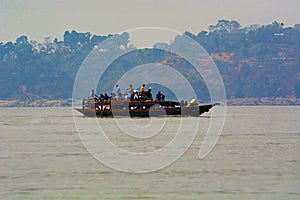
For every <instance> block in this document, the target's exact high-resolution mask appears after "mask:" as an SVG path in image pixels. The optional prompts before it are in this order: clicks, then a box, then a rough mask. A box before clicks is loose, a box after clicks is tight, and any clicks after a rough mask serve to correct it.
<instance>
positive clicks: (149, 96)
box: [146, 87, 153, 101]
mask: <svg viewBox="0 0 300 200" xmlns="http://www.w3.org/2000/svg"><path fill="white" fill-rule="evenodd" d="M146 100H151V101H152V100H153V98H152V93H151V87H150V88H149V89H148V90H147V92H146Z"/></svg>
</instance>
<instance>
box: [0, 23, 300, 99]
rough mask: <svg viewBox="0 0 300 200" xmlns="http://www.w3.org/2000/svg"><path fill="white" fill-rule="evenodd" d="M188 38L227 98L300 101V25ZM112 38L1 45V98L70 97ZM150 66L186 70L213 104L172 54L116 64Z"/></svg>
mask: <svg viewBox="0 0 300 200" xmlns="http://www.w3.org/2000/svg"><path fill="white" fill-rule="evenodd" d="M184 34H185V35H187V36H189V37H191V38H193V39H194V40H196V41H197V42H199V43H200V44H201V45H202V46H203V47H204V48H205V49H206V50H207V51H208V53H209V54H210V55H211V57H212V58H213V59H214V61H215V63H216V64H217V66H218V68H219V70H220V72H221V75H222V77H223V79H224V82H225V87H226V93H227V98H228V99H232V98H256V97H257V98H260V97H271V98H277V97H283V98H285V97H298V98H300V24H298V25H295V26H294V27H287V28H285V27H284V25H283V24H282V23H278V22H276V21H275V22H273V23H272V24H269V25H267V26H259V25H252V26H249V27H241V26H240V24H239V23H238V22H236V21H227V20H219V22H218V23H217V24H216V25H211V26H209V31H202V32H199V33H198V34H197V35H195V34H192V33H189V32H186V33H184ZM111 36H112V35H107V36H97V35H91V34H90V33H78V32H76V31H74V30H73V31H71V32H69V31H66V32H65V33H64V38H63V41H59V40H58V39H57V38H55V39H54V40H50V39H49V38H46V39H45V41H44V42H42V43H40V42H36V41H30V40H29V39H28V38H27V37H26V36H21V37H19V38H17V39H16V41H15V42H7V43H5V44H4V43H0V71H1V73H0V99H15V98H21V97H24V96H35V95H36V96H39V97H41V98H45V99H67V98H70V97H71V94H72V89H73V83H74V78H75V75H76V73H77V70H78V68H79V66H80V65H81V63H82V62H83V60H84V58H85V57H86V56H87V55H88V54H89V52H90V51H91V50H92V49H94V48H96V47H97V44H99V43H100V42H102V41H104V40H105V39H107V38H109V37H111ZM118 36H119V41H118V42H119V46H123V47H128V46H129V45H128V34H126V33H124V34H122V35H118ZM191 48H192V47H191ZM148 62H156V63H164V64H167V65H169V66H172V67H174V68H176V69H181V70H186V72H187V74H188V75H187V78H188V79H189V80H191V83H192V84H194V87H195V88H196V89H197V90H201V92H202V93H201V94H200V96H201V95H202V96H201V98H202V99H203V100H206V99H209V95H208V92H207V89H206V86H205V84H204V83H203V81H202V80H201V77H200V76H195V75H194V74H193V71H192V70H189V66H188V65H189V63H187V62H184V61H183V60H180V59H178V58H176V56H174V55H172V54H168V53H166V52H160V51H157V50H149V49H145V50H137V51H135V53H133V54H131V55H129V56H128V57H127V58H120V59H119V60H117V61H116V62H115V63H114V65H115V69H118V70H117V71H122V70H123V71H124V70H126V69H128V67H129V66H134V65H135V66H136V65H137V64H143V63H148ZM117 77H118V75H117V74H116V78H117ZM107 83H109V81H107ZM203 91H204V92H203Z"/></svg>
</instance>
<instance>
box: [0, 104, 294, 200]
mask: <svg viewBox="0 0 300 200" xmlns="http://www.w3.org/2000/svg"><path fill="white" fill-rule="evenodd" d="M213 109H219V108H218V107H215V108H213ZM0 113H1V115H0V118H1V120H0V124H1V125H0V130H1V133H0V149H1V154H0V198H1V199H164V200H166V199H300V190H299V188H300V107H297V106H284V107H280V106H277V107H272V106H259V107H227V115H226V120H225V124H224V128H223V131H222V134H221V136H220V138H219V139H218V141H217V144H216V145H215V146H214V148H213V149H212V151H211V152H210V153H209V154H208V155H207V156H206V157H205V158H204V159H199V158H198V152H199V149H200V146H201V142H202V141H203V134H202V135H201V134H199V135H197V136H196V138H195V139H194V141H193V143H192V145H191V147H190V148H189V149H188V150H187V151H186V152H185V153H184V154H183V156H181V157H180V158H179V159H178V160H177V161H176V162H174V163H173V164H172V165H170V166H166V167H163V168H162V169H160V170H157V171H154V172H150V173H141V174H136V173H126V172H119V171H116V170H115V169H112V168H110V167H108V166H106V165H105V164H102V163H101V162H99V161H98V160H97V159H95V158H94V157H93V156H92V155H91V154H90V153H89V152H88V151H87V150H86V148H85V147H84V145H83V143H82V142H81V140H80V137H79V135H78V133H77V130H76V128H75V124H74V117H73V113H72V109H71V108H67V107H62V108H60V107H57V108H0ZM211 117H213V116H210V114H209V113H207V114H205V115H204V116H202V117H201V118H200V124H202V125H203V126H202V125H200V127H199V129H200V130H199V133H201V132H203V131H204V132H205V130H206V129H207V125H208V124H209V121H210V120H211ZM75 118H83V117H82V116H81V115H80V114H79V113H78V115H77V114H76V116H75ZM133 120H134V121H135V122H134V123H138V124H147V123H149V119H133ZM98 121H99V123H100V125H101V124H103V125H105V127H104V129H105V130H108V131H109V130H110V123H114V122H113V121H114V120H113V119H112V118H108V119H98ZM177 121H178V118H176V117H174V118H168V123H169V124H171V125H170V126H169V127H167V128H166V130H165V132H166V133H173V132H174V131H175V130H174V127H175V128H176V124H177ZM172 124H173V125H172ZM115 131H116V130H114V129H112V130H111V132H112V133H115ZM111 137H113V138H112V140H113V141H114V142H116V143H118V142H120V143H121V142H122V141H119V140H123V142H124V137H118V136H113V134H112V136H111ZM168 138H169V139H170V136H166V137H164V139H168ZM164 139H162V140H161V138H160V139H156V140H155V139H154V140H152V141H151V142H148V143H147V145H148V146H147V147H145V149H144V151H151V150H153V149H154V150H155V149H156V148H159V147H160V146H161V145H163V143H164V142H165V141H164ZM145 140H146V139H145ZM155 142H158V143H159V142H160V143H162V144H159V145H158V144H155ZM125 143H126V145H124V146H126V147H127V148H128V149H131V150H134V151H138V152H141V151H142V150H143V149H142V148H143V147H142V146H143V145H142V146H141V144H140V143H137V142H136V141H130V140H129V139H128V140H126V142H125ZM121 145H122V144H121ZM138 145H140V147H137V146H138Z"/></svg>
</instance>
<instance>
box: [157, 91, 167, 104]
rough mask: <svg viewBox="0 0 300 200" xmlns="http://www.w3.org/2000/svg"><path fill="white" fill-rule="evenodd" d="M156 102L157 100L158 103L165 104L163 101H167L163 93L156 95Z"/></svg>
mask: <svg viewBox="0 0 300 200" xmlns="http://www.w3.org/2000/svg"><path fill="white" fill-rule="evenodd" d="M156 100H157V101H158V102H163V101H165V95H164V94H162V93H160V91H158V93H157V94H156Z"/></svg>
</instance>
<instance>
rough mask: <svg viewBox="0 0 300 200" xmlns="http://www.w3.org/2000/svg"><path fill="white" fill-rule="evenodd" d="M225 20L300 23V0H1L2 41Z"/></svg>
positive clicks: (193, 28)
mask: <svg viewBox="0 0 300 200" xmlns="http://www.w3.org/2000/svg"><path fill="white" fill-rule="evenodd" d="M219 19H228V20H236V21H238V22H240V23H241V25H242V26H247V25H251V24H261V25H264V24H269V23H271V22H273V21H274V20H277V21H278V22H283V23H284V24H285V25H286V26H293V25H294V24H297V23H300V0H223V1H220V0H198V1H197V0H0V41H2V42H7V41H15V39H16V38H17V37H19V36H21V35H27V36H28V37H29V39H30V40H38V41H43V38H44V37H45V36H50V37H52V38H54V37H58V38H59V39H61V38H62V36H63V33H64V31H66V30H76V31H78V32H91V33H92V34H97V35H106V34H109V33H120V32H123V31H126V30H128V29H134V28H139V27H149V26H154V27H162V28H169V29H174V30H177V31H179V32H184V31H190V32H192V33H198V32H200V31H201V30H206V29H207V27H208V26H209V25H211V24H216V23H217V21H218V20H219Z"/></svg>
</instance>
